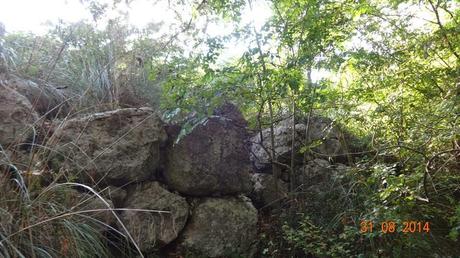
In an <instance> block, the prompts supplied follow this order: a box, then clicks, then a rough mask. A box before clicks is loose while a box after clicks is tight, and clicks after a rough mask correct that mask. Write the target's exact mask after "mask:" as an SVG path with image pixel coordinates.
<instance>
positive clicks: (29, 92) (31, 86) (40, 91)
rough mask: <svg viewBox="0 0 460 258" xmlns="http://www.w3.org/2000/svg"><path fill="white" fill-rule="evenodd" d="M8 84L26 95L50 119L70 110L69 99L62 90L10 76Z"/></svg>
mask: <svg viewBox="0 0 460 258" xmlns="http://www.w3.org/2000/svg"><path fill="white" fill-rule="evenodd" d="M10 77H11V78H10V79H8V81H7V85H8V87H10V88H13V89H14V90H16V91H17V92H19V93H20V94H21V95H23V96H24V97H26V98H27V99H28V100H29V102H30V103H31V104H32V106H33V108H34V110H35V111H36V112H37V113H38V114H40V115H41V116H46V117H48V118H50V119H53V118H55V117H65V116H66V115H68V114H69V112H70V104H69V99H68V98H66V97H65V95H64V94H63V92H62V91H60V90H58V89H56V88H54V87H53V86H50V85H38V84H36V83H35V82H33V81H30V80H25V79H22V78H19V77H17V76H10Z"/></svg>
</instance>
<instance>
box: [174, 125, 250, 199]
mask: <svg viewBox="0 0 460 258" xmlns="http://www.w3.org/2000/svg"><path fill="white" fill-rule="evenodd" d="M246 137H247V135H246V130H245V128H242V127H240V126H238V125H237V124H235V123H234V122H233V120H232V119H229V118H226V117H223V116H212V117H209V118H208V119H207V120H206V121H204V122H202V123H200V124H198V125H196V126H195V127H194V129H193V130H192V131H191V132H190V133H189V134H187V135H186V136H185V137H183V138H182V139H180V140H179V142H178V143H175V144H171V145H170V146H169V148H168V153H167V165H166V169H165V179H166V182H167V184H168V185H169V186H170V187H172V188H173V189H175V190H177V191H179V192H180V193H183V194H187V195H191V196H210V195H231V194H238V193H242V192H247V191H249V189H250V178H249V172H250V171H251V166H250V162H249V152H248V148H247V146H246V139H247V138H246Z"/></svg>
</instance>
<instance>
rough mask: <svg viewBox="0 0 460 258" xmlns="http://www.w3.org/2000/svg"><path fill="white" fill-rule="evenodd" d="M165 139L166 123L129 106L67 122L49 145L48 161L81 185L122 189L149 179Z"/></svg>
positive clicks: (145, 109) (153, 113)
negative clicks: (76, 179)
mask: <svg viewBox="0 0 460 258" xmlns="http://www.w3.org/2000/svg"><path fill="white" fill-rule="evenodd" d="M165 140H166V133H165V131H164V129H163V123H162V121H161V120H160V118H159V117H158V116H157V115H156V113H155V112H154V111H153V110H152V109H149V108H140V109H136V108H128V109H119V110H115V111H109V112H104V113H97V114H94V115H90V116H86V117H83V118H76V119H71V120H67V121H64V122H63V123H62V124H61V125H60V126H59V127H58V128H57V129H56V131H55V133H54V135H53V138H52V139H51V141H50V145H51V146H53V151H52V152H51V154H50V161H51V162H50V163H51V165H52V167H53V168H54V169H56V170H60V169H65V170H67V171H68V172H70V174H72V175H74V176H76V177H77V178H78V179H79V180H80V181H83V182H89V183H93V184H94V183H96V182H98V181H99V180H103V181H105V182H107V183H110V184H114V185H118V184H123V183H128V182H139V181H144V180H147V179H151V178H152V177H153V176H154V173H155V170H156V169H157V168H158V166H159V162H160V160H159V158H160V146H161V145H162V143H163V142H164V141H165Z"/></svg>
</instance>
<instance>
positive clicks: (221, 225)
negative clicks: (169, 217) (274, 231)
mask: <svg viewBox="0 0 460 258" xmlns="http://www.w3.org/2000/svg"><path fill="white" fill-rule="evenodd" d="M256 235H257V210H256V209H255V208H254V206H252V204H251V202H250V201H249V200H247V199H244V198H241V199H240V198H235V197H232V198H226V199H219V198H205V199H202V200H198V204H197V206H196V207H195V209H194V210H193V213H192V216H191V219H190V221H189V223H188V224H187V226H186V227H185V229H184V232H183V233H182V236H181V239H180V241H179V245H178V246H179V250H181V252H182V253H183V254H185V255H186V257H251V256H252V254H251V252H252V247H253V244H254V241H255V240H256Z"/></svg>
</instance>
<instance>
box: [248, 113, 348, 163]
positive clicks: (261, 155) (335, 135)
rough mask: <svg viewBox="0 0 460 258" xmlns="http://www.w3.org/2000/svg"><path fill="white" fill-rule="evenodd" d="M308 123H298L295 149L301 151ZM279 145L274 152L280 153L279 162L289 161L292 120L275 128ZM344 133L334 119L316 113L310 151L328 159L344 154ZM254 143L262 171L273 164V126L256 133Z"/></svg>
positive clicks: (253, 152) (253, 155) (253, 150)
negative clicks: (271, 136) (341, 137)
mask: <svg viewBox="0 0 460 258" xmlns="http://www.w3.org/2000/svg"><path fill="white" fill-rule="evenodd" d="M306 127H307V126H306V124H305V123H303V122H302V123H296V125H295V132H296V134H295V139H296V141H295V144H294V148H295V151H296V152H297V153H298V152H299V150H300V148H301V147H302V144H303V142H304V140H305V131H306ZM274 136H275V146H274V151H275V154H276V156H277V161H279V162H283V163H288V162H289V159H290V155H291V151H292V146H291V143H292V119H285V120H283V121H281V122H279V123H278V124H276V125H275V127H274ZM339 136H340V132H339V130H338V129H337V128H335V127H334V126H332V121H330V120H329V119H327V118H323V117H319V116H312V117H311V119H310V127H309V133H308V140H309V143H310V149H309V150H307V151H308V154H309V155H310V156H319V157H323V158H327V157H328V156H336V155H341V154H343V153H344V149H343V146H342V145H341V143H340V141H339ZM251 142H252V143H253V144H252V146H251V160H252V162H253V164H254V166H255V167H256V168H257V169H258V170H264V169H266V168H268V167H269V166H270V153H269V152H270V149H271V140H270V128H267V129H264V130H263V131H262V138H261V137H260V134H257V135H255V136H254V137H253V138H252V139H251ZM297 158H298V160H299V162H298V163H301V162H302V158H301V155H300V156H299V155H297Z"/></svg>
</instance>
